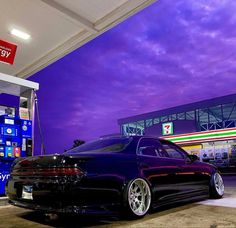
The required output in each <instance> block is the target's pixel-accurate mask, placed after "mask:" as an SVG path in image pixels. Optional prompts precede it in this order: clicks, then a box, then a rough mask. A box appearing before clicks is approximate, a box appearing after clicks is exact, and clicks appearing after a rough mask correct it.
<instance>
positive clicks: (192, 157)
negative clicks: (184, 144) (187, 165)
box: [188, 154, 199, 162]
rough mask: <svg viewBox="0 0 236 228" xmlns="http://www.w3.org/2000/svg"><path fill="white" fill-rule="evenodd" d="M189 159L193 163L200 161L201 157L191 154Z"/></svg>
mask: <svg viewBox="0 0 236 228" xmlns="http://www.w3.org/2000/svg"><path fill="white" fill-rule="evenodd" d="M188 157H189V159H190V160H191V162H194V161H198V160H199V157H198V156H197V155H195V154H189V155H188Z"/></svg>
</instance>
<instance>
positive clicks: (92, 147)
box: [65, 138, 132, 154]
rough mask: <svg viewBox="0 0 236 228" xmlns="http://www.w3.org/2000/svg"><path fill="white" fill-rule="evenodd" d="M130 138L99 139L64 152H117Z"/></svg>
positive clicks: (124, 146)
mask: <svg viewBox="0 0 236 228" xmlns="http://www.w3.org/2000/svg"><path fill="white" fill-rule="evenodd" d="M131 140H132V138H112V139H99V140H96V141H92V142H87V143H85V144H83V145H81V146H78V147H76V148H74V149H71V150H69V151H67V152H65V154H75V153H86V152H97V153H106V152H119V151H122V150H124V149H125V148H126V146H127V145H128V144H129V143H130V142H131Z"/></svg>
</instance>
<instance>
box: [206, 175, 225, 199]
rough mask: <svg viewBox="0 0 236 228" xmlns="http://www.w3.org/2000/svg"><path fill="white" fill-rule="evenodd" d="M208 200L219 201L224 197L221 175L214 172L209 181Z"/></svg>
mask: <svg viewBox="0 0 236 228" xmlns="http://www.w3.org/2000/svg"><path fill="white" fill-rule="evenodd" d="M209 188H210V198H213V199H220V198H222V196H223V195H224V182H223V179H222V177H221V175H220V174H219V173H218V172H215V173H214V174H213V175H212V176H211V180H210V187H209Z"/></svg>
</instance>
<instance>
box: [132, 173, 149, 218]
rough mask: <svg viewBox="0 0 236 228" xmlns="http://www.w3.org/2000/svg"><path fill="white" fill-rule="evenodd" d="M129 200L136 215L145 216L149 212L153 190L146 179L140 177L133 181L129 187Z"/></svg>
mask: <svg viewBox="0 0 236 228" xmlns="http://www.w3.org/2000/svg"><path fill="white" fill-rule="evenodd" d="M128 202H129V206H130V209H131V211H132V212H133V213H134V214H135V215H137V216H143V215H145V214H146V213H147V211H148V209H149V207H150V204H151V191H150V188H149V186H148V184H147V182H146V181H145V180H143V179H141V178H138V179H135V180H134V181H133V182H131V184H130V186H129V189H128Z"/></svg>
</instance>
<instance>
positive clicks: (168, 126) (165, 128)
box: [162, 122, 174, 135]
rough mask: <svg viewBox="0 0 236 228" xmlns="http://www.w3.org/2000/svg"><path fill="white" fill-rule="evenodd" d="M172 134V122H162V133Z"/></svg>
mask: <svg viewBox="0 0 236 228" xmlns="http://www.w3.org/2000/svg"><path fill="white" fill-rule="evenodd" d="M173 134H174V127H173V122H169V123H163V124H162V135H173Z"/></svg>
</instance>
